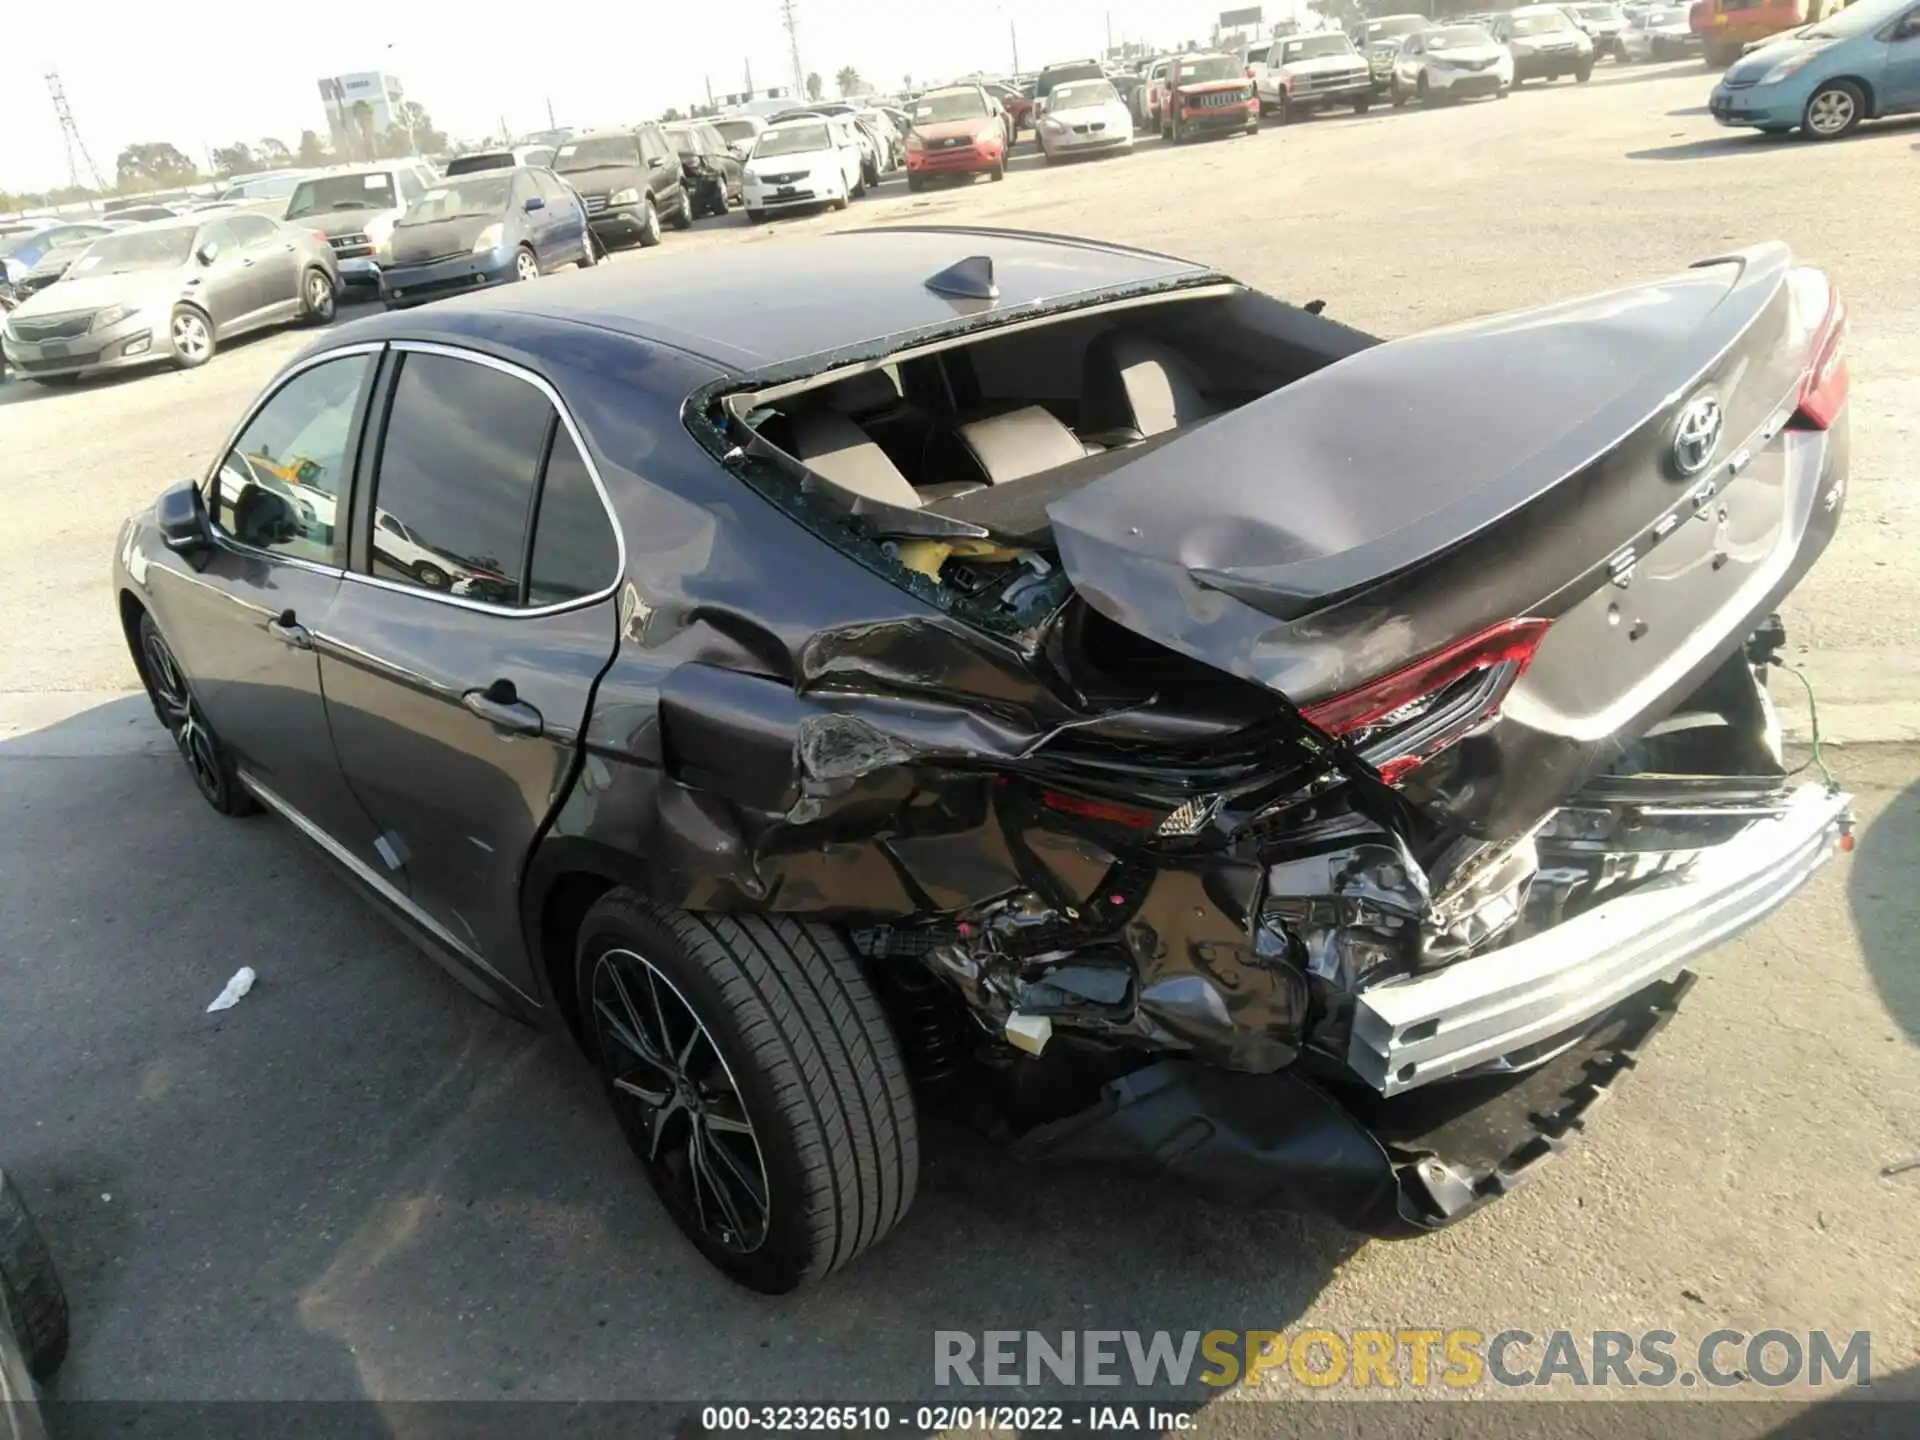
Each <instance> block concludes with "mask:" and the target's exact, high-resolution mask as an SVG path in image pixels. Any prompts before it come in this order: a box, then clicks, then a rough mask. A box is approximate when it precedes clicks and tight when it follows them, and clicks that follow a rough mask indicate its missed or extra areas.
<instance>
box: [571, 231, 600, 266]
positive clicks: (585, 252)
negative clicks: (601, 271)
mask: <svg viewBox="0 0 1920 1440" xmlns="http://www.w3.org/2000/svg"><path fill="white" fill-rule="evenodd" d="M573 263H574V264H576V265H578V266H579V267H580V268H581V269H582V270H591V269H593V267H594V266H596V265H598V264H599V263H600V242H599V241H598V240H596V239H595V238H594V235H593V230H592V228H591V227H589V228H588V230H587V233H586V236H585V237H584V239H583V240H582V241H581V244H580V258H579V259H578V260H576V261H574V262H573Z"/></svg>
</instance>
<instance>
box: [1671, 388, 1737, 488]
mask: <svg viewBox="0 0 1920 1440" xmlns="http://www.w3.org/2000/svg"><path fill="white" fill-rule="evenodd" d="M1724 423H1725V417H1724V416H1723V415H1722V414H1721V411H1720V402H1719V401H1718V400H1716V399H1714V398H1713V396H1711V395H1698V396H1695V397H1694V398H1693V399H1692V400H1689V401H1688V402H1687V406H1686V408H1685V409H1684V410H1682V411H1681V412H1680V424H1679V426H1678V428H1677V429H1675V431H1674V434H1673V468H1674V469H1675V470H1677V471H1679V472H1680V473H1681V474H1682V475H1698V474H1699V473H1700V472H1701V471H1702V470H1704V469H1706V468H1707V466H1708V465H1709V464H1710V463H1711V462H1712V460H1713V452H1714V451H1716V450H1718V449H1719V448H1720V427H1721V425H1722V424H1724Z"/></svg>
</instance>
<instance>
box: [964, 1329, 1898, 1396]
mask: <svg viewBox="0 0 1920 1440" xmlns="http://www.w3.org/2000/svg"><path fill="white" fill-rule="evenodd" d="M1872 1348H1873V1347H1872V1336H1871V1335H1870V1334H1869V1332H1867V1331H1865V1330H1855V1331H1852V1332H1850V1333H1841V1332H1834V1333H1831V1334H1830V1333H1828V1332H1827V1331H1824V1330H1811V1331H1804V1332H1802V1331H1791V1330H1760V1331H1755V1332H1753V1333H1751V1334H1749V1333H1747V1332H1745V1331H1741V1330H1715V1331H1712V1332H1711V1333H1709V1334H1707V1335H1705V1336H1702V1337H1701V1338H1700V1340H1699V1341H1698V1342H1697V1343H1683V1342H1682V1341H1681V1339H1680V1337H1679V1336H1678V1335H1676V1334H1675V1333H1674V1332H1673V1331H1671V1330H1644V1331H1637V1332H1636V1331H1627V1330H1594V1331H1590V1332H1586V1333H1576V1332H1574V1331H1570V1330H1554V1331H1550V1332H1547V1333H1544V1334H1538V1335H1536V1334H1534V1333H1532V1332H1530V1331H1527V1330H1499V1331H1495V1332H1493V1333H1492V1334H1488V1333H1487V1332H1485V1331H1481V1330H1466V1329H1453V1330H1442V1329H1431V1330H1427V1329H1396V1330H1352V1331H1336V1330H1321V1329H1305V1330H1296V1331H1287V1332H1282V1331H1269V1330H1245V1331H1241V1330H1208V1331H1204V1332H1203V1331H1199V1330H1186V1331H1181V1332H1178V1333H1175V1332H1172V1331H1167V1330H1151V1331H1142V1330H1066V1331H1057V1332H1053V1333H1042V1332H1040V1331H1037V1330H982V1331H978V1332H974V1331H968V1330H936V1331H935V1332H934V1336H933V1380H934V1384H936V1385H942V1386H990V1385H1010V1386H1011V1385H1023V1386H1036V1385H1044V1384H1054V1385H1072V1386H1091V1385H1130V1386H1133V1387H1135V1388H1137V1389H1147V1388H1149V1387H1152V1386H1156V1385H1164V1386H1172V1387H1176V1388H1177V1387H1180V1386H1184V1385H1187V1384H1189V1383H1192V1382H1193V1381H1196V1380H1197V1381H1198V1382H1199V1383H1200V1384H1202V1385H1235V1384H1239V1383H1241V1382H1242V1381H1244V1382H1245V1383H1247V1384H1249V1385H1258V1384H1260V1383H1262V1382H1263V1381H1267V1382H1289V1383H1293V1384H1298V1385H1304V1386H1308V1387H1311V1388H1316V1389H1323V1388H1327V1387H1330V1386H1335V1385H1350V1386H1356V1387H1362V1388H1366V1387H1374V1388H1382V1389H1392V1388H1396V1387H1401V1386H1407V1387H1412V1388H1415V1389H1419V1388H1423V1387H1429V1386H1431V1387H1439V1388H1450V1389H1458V1390H1466V1389H1471V1388H1473V1387H1474V1386H1477V1385H1480V1384H1482V1383H1484V1382H1487V1381H1491V1382H1492V1383H1493V1384H1495V1385H1506V1386H1514V1387H1522V1386H1524V1387H1539V1386H1553V1385H1571V1386H1575V1387H1622V1388H1630V1389H1631V1388H1641V1387H1650V1388H1654V1389H1659V1388H1663V1387H1666V1386H1676V1385H1677V1386H1681V1387H1683V1388H1684V1387H1691V1386H1699V1385H1706V1386H1711V1387H1715V1388H1722V1389H1724V1388H1727V1387H1730V1386H1736V1385H1762V1386H1769V1387H1778V1386H1784V1385H1802V1386H1806V1387H1820V1388H1833V1387H1839V1386H1856V1387H1866V1386H1869V1385H1871V1384H1872V1383H1873V1381H1872V1370H1873V1354H1872Z"/></svg>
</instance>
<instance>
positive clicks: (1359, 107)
mask: <svg viewBox="0 0 1920 1440" xmlns="http://www.w3.org/2000/svg"><path fill="white" fill-rule="evenodd" d="M1372 108H1373V97H1372V96H1371V95H1366V96H1363V97H1361V98H1360V99H1358V100H1356V101H1354V102H1353V113H1354V114H1356V115H1364V114H1366V113H1367V111H1369V110H1371V109H1372Z"/></svg>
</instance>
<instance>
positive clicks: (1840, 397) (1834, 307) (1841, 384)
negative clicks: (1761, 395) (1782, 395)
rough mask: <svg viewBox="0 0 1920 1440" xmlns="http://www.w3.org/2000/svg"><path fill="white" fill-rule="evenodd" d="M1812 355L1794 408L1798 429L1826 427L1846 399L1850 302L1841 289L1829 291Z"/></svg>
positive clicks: (1821, 428) (1794, 423)
mask: <svg viewBox="0 0 1920 1440" xmlns="http://www.w3.org/2000/svg"><path fill="white" fill-rule="evenodd" d="M1812 355H1813V364H1812V365H1811V366H1809V367H1808V369H1807V374H1806V378H1805V379H1804V380H1802V381H1801V382H1800V402H1799V407H1798V408H1797V409H1796V410H1795V411H1794V412H1793V427H1794V429H1796V430H1825V429H1827V428H1828V427H1829V426H1831V425H1832V424H1833V422H1834V420H1835V419H1836V418H1838V416H1839V414H1840V411H1841V409H1842V408H1843V407H1844V406H1845V405H1846V403H1847V305H1846V302H1845V301H1844V300H1842V299H1841V298H1840V292H1839V290H1838V289H1835V290H1833V291H1831V292H1830V295H1829V298H1828V301H1827V314H1826V318H1825V319H1823V320H1822V321H1821V322H1820V328H1819V329H1818V330H1817V331H1815V332H1814V337H1813V347H1812Z"/></svg>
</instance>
